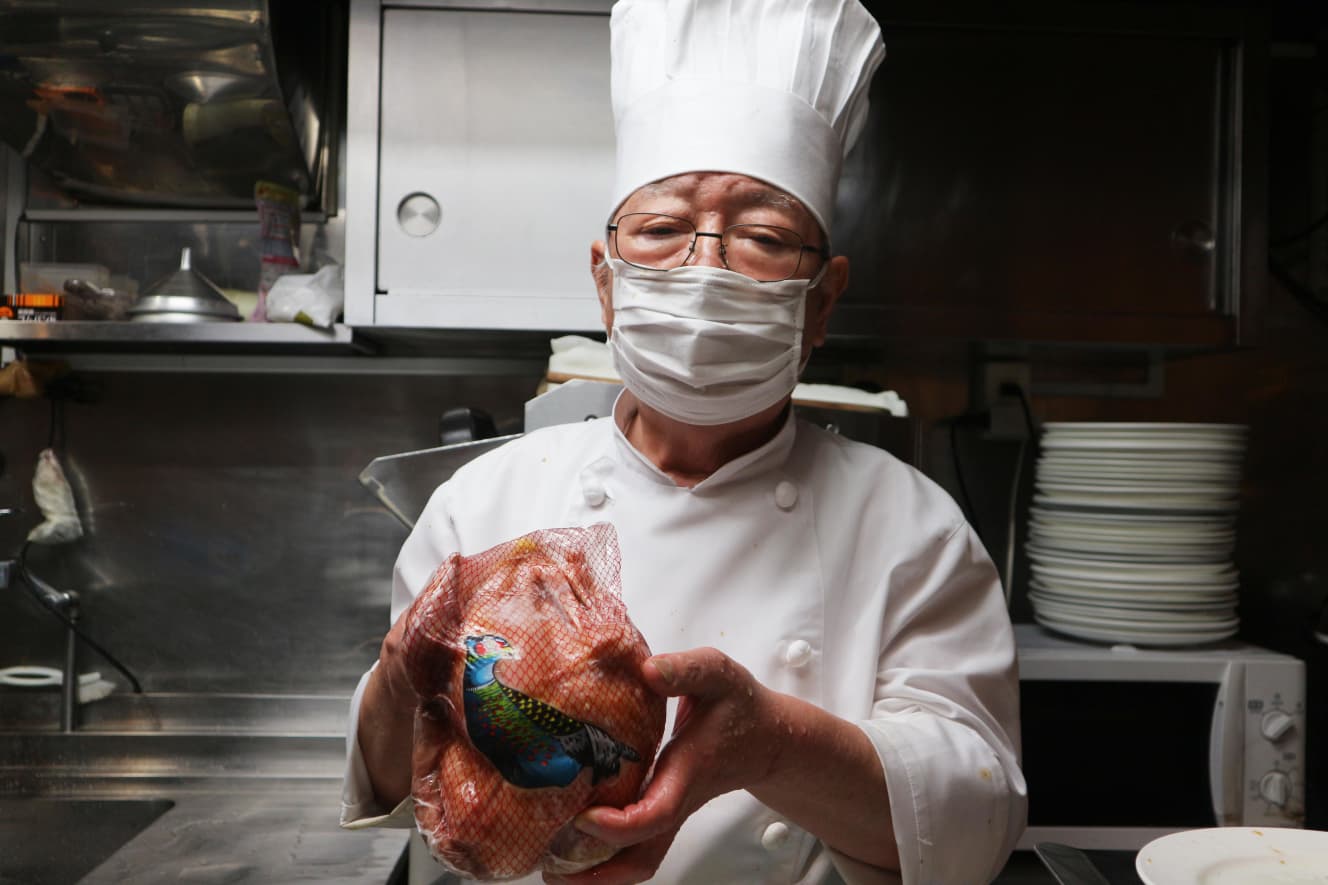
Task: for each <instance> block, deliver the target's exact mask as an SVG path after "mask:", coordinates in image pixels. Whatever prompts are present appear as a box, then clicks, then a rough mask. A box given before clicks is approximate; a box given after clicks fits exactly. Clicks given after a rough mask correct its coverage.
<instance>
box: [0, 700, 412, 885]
mask: <svg viewBox="0 0 1328 885" xmlns="http://www.w3.org/2000/svg"><path fill="white" fill-rule="evenodd" d="M347 706H348V699H347V698H343V697H332V696H279V695H268V696H257V695H255V696H242V695H211V696H209V695H186V694H156V695H153V694H148V695H127V694H125V695H118V696H112V697H111V698H108V699H106V700H104V701H99V702H96V703H92V704H87V705H85V706H84V707H83V708H82V710H81V711H80V712H81V718H82V723H81V728H80V730H79V731H76V732H75V733H73V734H64V733H61V732H59V731H57V730H56V727H55V725H54V722H55V721H56V720H53V719H52V716H51V714H52V713H53V712H54V711H55V705H54V698H53V697H52V693H50V692H45V693H40V694H39V693H35V692H4V693H0V723H3V725H0V799H3V800H6V801H7V802H9V803H13V802H14V800H18V802H19V803H22V802H23V801H25V800H31V801H33V802H34V803H35V802H40V801H46V800H52V799H55V800H62V799H63V800H77V801H79V802H97V801H101V800H121V801H123V800H137V801H138V802H142V801H143V800H167V801H169V802H171V803H173V805H172V806H171V807H170V808H168V809H167V810H166V811H165V812H164V813H163V814H161V816H160V817H157V818H156V819H155V820H153V821H152V822H151V823H149V824H148V825H147V826H146V827H145V828H143V829H142V830H141V831H139V832H137V834H136V835H134V836H133V837H132V838H130V839H128V841H126V842H124V843H123V844H121V845H119V847H118V848H117V849H116V850H115V851H114V852H113V853H111V854H110V856H109V857H108V858H107V859H106V860H104V861H103V862H101V863H100V865H98V866H96V867H95V868H94V869H92V870H91V872H89V873H88V874H87V875H85V876H84V877H83V878H82V879H79V880H78V881H79V882H80V883H82V885H112V883H114V885H120V883H125V882H134V883H136V885H153V883H167V882H169V883H172V885H178V883H181V882H187V883H200V885H212V883H216V885H221V883H228V885H229V883H252V885H267V883H271V885H284V883H292V882H318V883H323V885H338V883H345V885H352V883H353V885H372V883H381V882H386V881H387V879H388V877H389V875H390V874H391V872H392V869H393V867H394V865H395V864H396V861H397V859H398V857H399V856H400V854H401V851H402V849H403V847H404V846H405V844H406V838H407V834H406V833H405V832H404V831H402V830H361V831H355V832H351V831H346V830H342V829H340V827H339V826H338V823H337V818H338V814H339V811H340V792H341V774H342V768H343V765H344V758H345V716H346V711H347ZM53 806H54V803H53ZM53 806H52V807H53ZM35 807H36V806H35V805H34V809H35ZM114 809H115V803H114V802H109V803H107V805H106V811H105V813H107V814H111V813H115V810H114ZM91 813H93V814H95V813H97V812H96V810H95V809H94V811H93V812H91ZM12 817H15V818H18V820H17V821H15V820H10V821H6V822H2V823H3V824H4V826H6V827H11V828H15V827H16V828H18V830H17V832H18V834H19V835H20V836H22V837H24V838H27V837H28V836H31V838H32V839H34V840H41V841H45V840H47V839H49V840H50V846H49V848H47V847H46V846H30V847H32V848H34V849H39V850H37V853H38V855H39V856H40V854H41V851H42V850H49V851H52V852H60V851H68V852H78V851H81V850H89V849H87V847H86V846H85V845H84V844H83V843H84V841H85V840H83V839H81V838H80V836H79V833H77V832H67V833H50V832H37V833H33V834H27V833H26V832H25V831H23V830H22V829H21V828H22V827H23V826H24V823H23V818H24V817H27V816H25V815H13V816H12ZM84 819H85V820H86V818H84ZM87 826H89V827H95V826H96V819H95V818H93V819H92V823H91V824H88V825H87ZM49 829H50V827H49V826H48V827H46V830H48V831H49ZM71 829H77V828H76V827H71ZM62 840H63V841H62ZM29 853H30V854H31V853H32V852H29ZM3 854H4V853H3V852H0V879H3V878H4V873H5V872H6V871H5V863H4V860H5V858H4V857H3V856H2V855H3ZM50 856H53V857H58V856H59V855H58V854H55V855H50ZM62 885H63V883H62Z"/></svg>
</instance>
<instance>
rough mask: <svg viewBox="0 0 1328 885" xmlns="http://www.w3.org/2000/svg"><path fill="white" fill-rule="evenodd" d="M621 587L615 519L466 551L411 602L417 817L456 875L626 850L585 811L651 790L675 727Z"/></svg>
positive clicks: (558, 863) (518, 870)
mask: <svg viewBox="0 0 1328 885" xmlns="http://www.w3.org/2000/svg"><path fill="white" fill-rule="evenodd" d="M619 594H620V589H619V555H618V540H617V535H616V533H615V532H614V530H613V527H612V526H610V525H605V524H600V525H594V526H591V527H589V528H585V529H581V528H570V529H548V530H544V531H538V532H534V533H532V534H529V535H525V536H523V537H521V538H517V539H516V540H514V541H509V542H508V543H505V544H500V545H498V546H497V547H494V548H491V549H490V550H487V551H485V552H484V553H481V554H478V555H476V556H471V557H463V556H460V555H454V556H452V557H451V558H449V559H448V560H447V561H446V562H444V563H443V564H442V566H440V567H439V569H438V571H437V572H435V573H434V576H433V578H432V580H431V581H430V583H429V586H428V587H427V588H426V589H425V590H424V592H423V593H421V594H420V596H419V597H418V598H417V599H416V601H415V602H414V604H413V605H412V606H411V608H410V609H409V611H407V613H406V615H405V617H406V618H407V619H408V620H407V621H406V636H405V650H406V663H407V668H408V671H409V673H410V678H411V681H412V684H413V685H414V687H415V691H416V692H417V694H418V695H419V696H420V705H419V709H418V711H417V713H416V717H415V751H414V758H413V760H412V762H413V777H412V789H411V795H412V796H413V798H414V800H415V823H416V826H417V827H418V828H419V830H420V832H421V833H422V834H423V835H424V837H425V841H426V843H427V844H428V846H429V849H430V851H431V852H432V853H433V855H434V857H435V858H436V859H437V860H438V861H439V862H440V863H442V864H443V865H444V866H446V867H448V868H449V869H451V870H452V871H454V872H457V873H461V874H462V875H465V876H469V877H472V878H475V879H482V880H488V879H510V878H515V877H517V876H522V875H526V874H527V873H530V872H532V871H534V870H537V869H543V870H546V871H549V872H554V873H561V874H566V873H570V872H575V871H579V870H582V869H585V868H587V867H590V866H593V865H595V864H597V863H600V862H602V861H604V860H607V859H608V858H609V857H610V856H612V854H613V849H612V848H611V847H610V846H608V845H606V844H605V843H603V842H600V841H599V840H597V839H594V838H592V837H590V836H588V835H586V834H584V833H581V832H580V831H579V830H577V829H576V828H575V827H573V826H572V825H571V820H572V818H573V817H574V816H575V815H576V814H577V813H578V812H580V811H581V810H582V809H584V808H586V807H588V806H590V805H613V806H616V807H622V806H625V805H627V804H629V803H631V802H634V801H635V800H636V799H638V798H639V796H640V792H641V786H642V784H643V783H644V782H645V778H646V774H647V771H648V770H649V768H650V765H651V763H652V762H653V760H654V756H655V751H656V750H657V749H658V747H659V741H660V738H661V737H662V735H663V732H664V700H663V699H662V698H660V697H659V696H658V695H656V694H654V693H653V692H652V691H651V690H650V689H649V688H648V687H647V686H646V685H645V684H644V682H642V681H641V677H640V669H641V663H642V662H643V661H644V660H645V659H646V658H647V657H649V656H650V650H649V648H647V646H646V643H645V640H644V639H643V638H642V637H641V634H640V633H639V632H638V631H637V629H636V627H635V626H634V625H633V624H632V622H631V620H630V619H629V618H628V616H627V609H626V607H625V606H624V605H623V602H622V599H621V598H620V595H619Z"/></svg>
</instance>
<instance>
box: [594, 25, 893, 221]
mask: <svg viewBox="0 0 1328 885" xmlns="http://www.w3.org/2000/svg"><path fill="white" fill-rule="evenodd" d="M610 27H611V52H612V63H611V74H610V78H611V85H612V93H613V115H614V127H615V131H616V134H617V142H618V147H617V166H616V174H615V178H614V190H613V194H614V198H615V199H614V206H619V205H621V204H622V201H623V200H625V199H626V198H627V197H628V195H630V194H631V193H632V191H634V190H636V189H637V188H638V187H640V186H641V185H643V184H647V183H649V182H652V181H657V180H659V179H661V178H666V177H668V176H670V175H678V174H681V173H684V172H700V171H712V172H737V173H741V174H743V175H750V176H751V177H753V178H759V179H761V180H763V181H767V182H769V183H771V184H773V185H775V186H776V187H779V188H781V189H783V190H785V191H787V192H788V193H790V194H792V195H793V196H795V197H797V198H798V199H799V200H801V201H802V202H803V204H804V205H805V206H806V207H807V209H808V210H809V211H810V212H811V213H812V215H814V216H815V217H816V220H817V221H819V222H820V223H821V228H822V229H823V230H825V231H826V232H829V230H830V220H831V217H832V216H833V214H834V211H833V210H834V204H835V191H836V188H837V185H838V183H839V172H840V165H841V163H842V161H843V157H844V155H845V154H846V153H848V150H849V148H851V147H852V145H853V142H854V141H855V140H856V139H857V137H858V134H859V133H860V132H861V130H862V127H863V124H864V123H865V121H866V116H867V92H868V86H869V84H870V83H871V78H872V74H873V73H875V71H876V68H877V67H878V66H879V65H880V63H881V61H882V59H884V58H885V45H884V44H883V43H882V42H881V29H880V26H879V25H877V23H876V21H875V19H873V18H872V17H871V14H870V13H869V12H867V10H866V9H865V8H863V6H862V4H861V3H859V2H858V0H619V2H618V3H616V4H615V5H614V7H613V12H612V15H611V16H610Z"/></svg>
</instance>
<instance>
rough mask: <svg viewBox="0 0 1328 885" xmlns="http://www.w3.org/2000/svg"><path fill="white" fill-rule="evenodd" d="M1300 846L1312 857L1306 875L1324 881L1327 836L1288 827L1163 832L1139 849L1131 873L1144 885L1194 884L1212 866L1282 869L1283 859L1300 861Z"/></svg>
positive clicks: (1327, 833) (1321, 832)
mask: <svg viewBox="0 0 1328 885" xmlns="http://www.w3.org/2000/svg"><path fill="white" fill-rule="evenodd" d="M1306 846H1308V848H1309V851H1310V853H1311V854H1313V855H1315V856H1314V857H1312V858H1311V860H1312V861H1313V862H1314V863H1315V867H1314V868H1312V869H1311V870H1310V872H1311V873H1315V874H1318V875H1322V876H1325V877H1328V832H1324V831H1323V830H1304V829H1298V828H1294V827H1209V828H1206V829H1199V830H1183V831H1181V832H1179V833H1168V834H1167V835H1165V836H1159V837H1158V838H1156V839H1154V840H1153V841H1151V842H1149V843H1147V844H1146V845H1144V847H1143V848H1141V849H1139V852H1138V854H1136V855H1135V871H1136V872H1137V873H1138V874H1139V878H1140V879H1142V880H1143V881H1144V883H1145V885H1198V883H1201V882H1203V881H1205V879H1204V878H1200V877H1202V876H1204V874H1205V872H1206V871H1208V870H1211V869H1212V868H1213V865H1214V864H1215V863H1220V862H1222V861H1224V860H1241V859H1245V858H1249V859H1251V860H1256V861H1257V860H1259V859H1261V858H1263V857H1267V858H1268V860H1269V861H1270V862H1273V863H1275V864H1276V866H1279V867H1284V866H1285V864H1284V863H1283V861H1285V860H1287V859H1288V858H1289V857H1295V858H1299V857H1301V856H1303V852H1305V850H1306V848H1305V847H1306ZM1278 852H1280V853H1278ZM1159 861H1160V863H1159ZM1275 868H1276V867H1274V869H1275ZM1279 872H1285V870H1279ZM1205 878H1206V877H1205ZM1231 881H1233V882H1234V881H1238V880H1236V879H1232V880H1231ZM1307 881H1309V880H1307Z"/></svg>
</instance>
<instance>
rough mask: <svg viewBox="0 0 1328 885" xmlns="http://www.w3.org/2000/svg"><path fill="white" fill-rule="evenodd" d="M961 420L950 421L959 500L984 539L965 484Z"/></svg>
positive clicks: (951, 449)
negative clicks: (961, 449)
mask: <svg viewBox="0 0 1328 885" xmlns="http://www.w3.org/2000/svg"><path fill="white" fill-rule="evenodd" d="M958 428H959V419H957V418H953V419H951V420H950V458H951V459H952V460H953V461H954V472H955V480H956V481H957V482H958V485H959V499H960V503H961V504H962V505H963V508H964V512H965V513H967V514H968V522H969V524H970V525H972V526H973V531H974V532H976V533H977V535H978V537H979V538H980V537H982V529H981V528H979V527H978V512H977V510H975V509H974V508H973V499H972V498H970V497H969V495H968V483H966V482H964V468H963V466H962V465H961V464H960V463H959V430H958Z"/></svg>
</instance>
